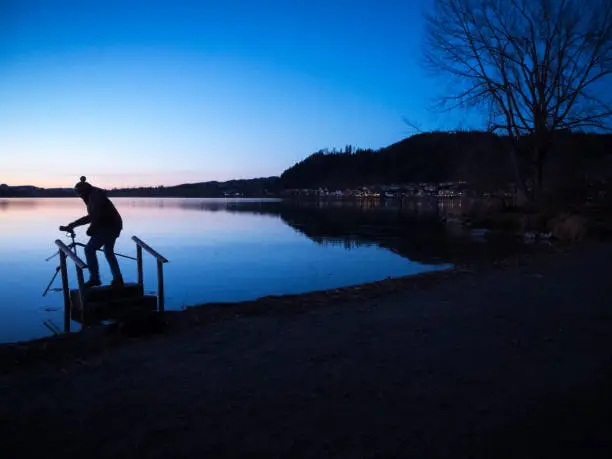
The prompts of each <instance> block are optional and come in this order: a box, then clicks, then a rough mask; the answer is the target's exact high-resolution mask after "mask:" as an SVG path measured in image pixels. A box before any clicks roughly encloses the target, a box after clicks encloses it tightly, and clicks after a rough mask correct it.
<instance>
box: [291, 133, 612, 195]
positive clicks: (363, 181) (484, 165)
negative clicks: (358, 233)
mask: <svg viewBox="0 0 612 459" xmlns="http://www.w3.org/2000/svg"><path fill="white" fill-rule="evenodd" d="M559 136H560V137H559V140H560V141H559V142H557V144H558V146H557V147H556V148H557V150H558V151H560V152H562V153H563V155H551V162H554V158H553V156H556V157H560V156H563V157H564V158H565V159H567V157H568V155H569V156H572V155H573V156H580V157H581V158H582V159H588V158H600V157H602V156H603V155H605V154H609V153H612V136H610V135H595V134H580V133H575V134H574V133H563V134H560V135H559ZM526 150H528V149H526ZM565 159H564V160H565ZM523 167H529V158H524V160H523ZM514 177H515V175H514V166H513V164H512V159H511V156H510V153H509V148H508V139H507V138H505V137H500V136H497V135H495V134H490V133H486V132H479V131H466V132H453V133H451V132H431V133H424V134H417V135H415V136H412V137H409V138H406V139H404V140H402V141H400V142H397V143H395V144H393V145H390V146H388V147H385V148H382V149H380V150H361V149H355V150H354V149H352V148H350V147H349V148H346V149H345V150H344V151H340V152H338V151H332V152H328V151H319V152H317V153H314V154H312V155H310V156H308V157H307V158H306V159H304V160H303V161H300V162H299V163H297V164H295V165H294V166H293V167H290V168H289V169H287V170H286V171H284V172H283V173H282V175H281V183H282V186H283V188H284V189H295V188H318V187H327V188H348V187H355V186H363V185H385V184H398V183H411V182H448V181H455V180H457V181H459V180H462V181H467V182H468V183H470V184H471V185H472V186H475V187H483V188H489V187H495V186H497V185H499V184H501V183H506V182H508V181H512V180H513V179H514Z"/></svg>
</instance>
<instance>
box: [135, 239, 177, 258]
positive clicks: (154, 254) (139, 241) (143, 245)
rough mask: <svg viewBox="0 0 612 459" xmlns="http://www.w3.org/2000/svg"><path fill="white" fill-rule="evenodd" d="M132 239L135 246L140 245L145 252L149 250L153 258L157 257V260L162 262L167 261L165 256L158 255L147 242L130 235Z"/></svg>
mask: <svg viewBox="0 0 612 459" xmlns="http://www.w3.org/2000/svg"><path fill="white" fill-rule="evenodd" d="M132 241H134V242H135V243H136V245H137V246H139V247H142V248H143V249H145V250H146V251H147V252H149V253H150V254H151V255H153V256H154V257H155V258H157V261H161V262H162V263H168V259H167V258H166V257H164V256H163V255H160V254H159V253H158V252H157V251H156V250H154V249H153V248H151V247H150V246H149V245H148V244H147V243H145V242H143V241H142V240H140V239H139V238H137V237H136V236H132Z"/></svg>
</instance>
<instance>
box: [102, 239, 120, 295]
mask: <svg viewBox="0 0 612 459" xmlns="http://www.w3.org/2000/svg"><path fill="white" fill-rule="evenodd" d="M116 240H117V238H116V237H114V236H109V237H108V238H107V239H106V241H105V243H104V255H106V261H108V266H110V269H111V272H112V273H113V283H115V284H123V276H122V275H121V269H120V268H119V262H118V261H117V257H116V256H115V241H116Z"/></svg>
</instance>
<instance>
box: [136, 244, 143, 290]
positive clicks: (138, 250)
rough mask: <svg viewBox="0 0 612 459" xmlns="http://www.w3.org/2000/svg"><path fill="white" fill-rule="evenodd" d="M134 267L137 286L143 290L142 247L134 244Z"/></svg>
mask: <svg viewBox="0 0 612 459" xmlns="http://www.w3.org/2000/svg"><path fill="white" fill-rule="evenodd" d="M136 266H137V268H138V285H140V287H142V288H144V276H143V273H142V247H140V246H139V245H138V244H136Z"/></svg>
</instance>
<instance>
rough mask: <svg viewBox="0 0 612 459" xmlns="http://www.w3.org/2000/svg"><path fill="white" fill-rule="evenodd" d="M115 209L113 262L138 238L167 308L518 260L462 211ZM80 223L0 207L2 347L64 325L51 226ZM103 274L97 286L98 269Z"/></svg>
mask: <svg viewBox="0 0 612 459" xmlns="http://www.w3.org/2000/svg"><path fill="white" fill-rule="evenodd" d="M113 201H114V202H115V203H116V205H117V207H118V209H119V210H120V212H121V213H122V215H123V216H124V223H125V229H124V233H123V234H122V236H121V238H120V239H119V241H118V244H117V246H116V250H117V252H120V253H123V254H126V255H131V256H134V255H135V246H134V244H133V242H132V241H131V240H130V236H131V235H138V236H140V237H142V239H144V240H145V242H147V243H150V245H151V246H153V247H154V248H155V249H157V250H159V252H160V253H162V254H163V255H164V256H166V257H167V258H168V259H170V263H169V264H168V265H167V267H166V268H165V269H166V300H167V301H166V304H167V306H168V309H178V308H180V307H182V306H183V305H190V304H197V303H202V302H225V301H242V300H248V299H255V298H258V297H261V296H265V295H274V294H286V293H300V292H305V291H310V290H319V289H326V288H335V287H340V286H345V285H352V284H356V283H361V282H369V281H373V280H378V279H383V278H386V277H388V276H400V275H407V274H416V273H419V272H423V271H427V270H431V269H440V268H442V267H446V266H448V265H451V264H457V263H466V262H479V261H487V260H490V259H491V258H495V257H498V256H501V255H506V254H509V253H513V252H516V251H520V250H525V247H524V246H522V245H521V244H520V241H518V240H515V239H504V240H501V239H487V240H485V241H484V242H483V241H482V240H481V241H476V240H475V239H474V238H473V237H471V235H470V232H469V231H468V230H466V229H465V228H462V227H461V226H460V225H453V224H452V216H453V215H454V213H456V212H457V211H458V210H461V207H462V206H463V205H464V203H462V202H459V201H438V200H421V201H404V202H399V201H386V202H374V201H362V202H359V201H355V202H338V201H328V202H290V201H282V200H277V199H267V200H244V199H194V198H191V199H182V198H165V199H158V198H153V199H146V198H144V199H143V198H138V199H132V198H114V199H113ZM84 213H85V209H84V206H83V203H82V201H81V200H80V199H76V198H75V199H70V198H57V199H0V259H2V264H0V341H15V340H19V339H28V338H34V337H38V336H44V335H48V334H50V333H51V330H52V329H53V326H52V325H51V328H49V325H50V324H52V323H56V324H61V323H62V322H63V319H62V315H63V309H62V299H61V293H57V289H58V287H59V286H60V284H59V281H57V279H56V282H55V284H54V285H52V286H51V287H50V288H51V291H50V292H49V294H48V295H46V296H45V297H41V293H42V292H43V291H44V289H45V288H46V287H47V285H48V283H49V280H50V279H51V277H52V276H53V274H54V273H55V267H56V266H57V263H56V260H57V259H56V258H54V259H52V260H50V261H49V262H44V260H45V259H46V258H48V257H49V256H50V255H51V254H52V253H54V252H55V251H56V250H57V248H56V247H55V245H54V244H53V240H54V239H56V238H58V237H59V238H62V237H63V236H62V235H61V234H58V231H57V228H58V226H59V225H60V224H64V223H66V222H68V221H72V220H74V219H76V218H78V217H80V216H82V215H83V214H84ZM84 231H85V230H84V229H82V232H81V233H79V234H80V241H81V242H85V238H84V237H83V233H84ZM65 242H66V243H69V242H70V241H69V240H68V241H65ZM81 255H82V254H81ZM148 262H149V260H147V263H148ZM120 263H121V264H122V270H124V272H126V273H127V278H126V281H128V282H130V281H131V282H133V281H135V277H136V268H135V263H134V262H133V261H132V260H126V259H122V260H121V261H120ZM73 268H74V266H72V265H71V266H70V269H69V274H70V278H71V286H72V287H74V286H75V285H76V282H75V279H74V277H75V276H74V269H73ZM101 268H102V271H103V272H102V275H103V279H104V276H105V273H104V269H105V265H104V262H102V263H101ZM155 269H156V268H155V265H154V263H151V264H149V265H147V264H145V289H146V290H147V292H149V293H151V292H155V291H156V287H157V286H156V271H155ZM106 276H107V278H108V276H109V275H108V273H106ZM50 321H51V322H50ZM43 322H46V324H44V325H43Z"/></svg>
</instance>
